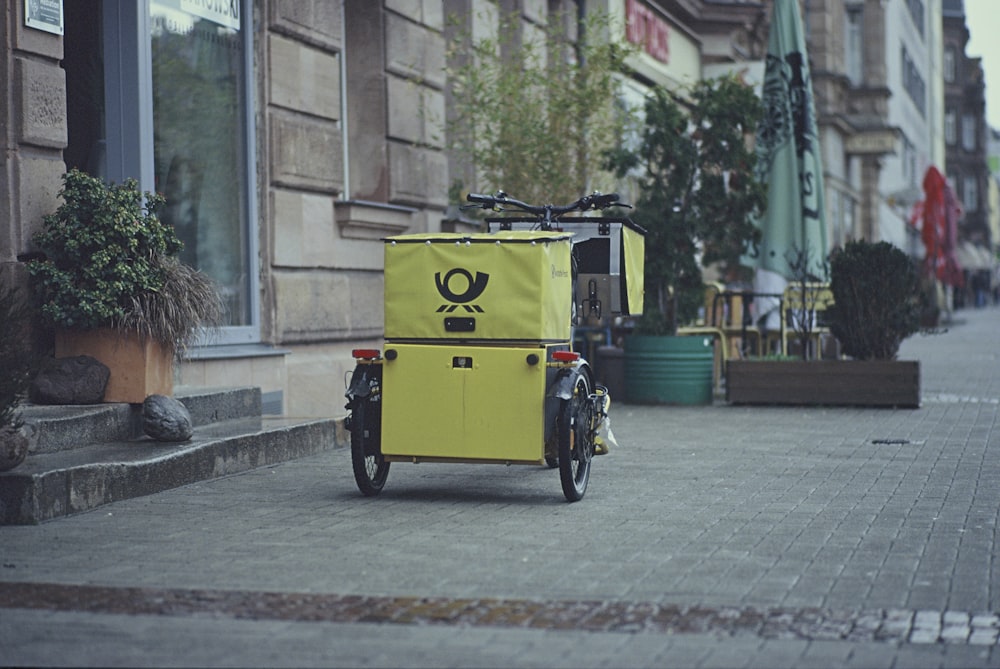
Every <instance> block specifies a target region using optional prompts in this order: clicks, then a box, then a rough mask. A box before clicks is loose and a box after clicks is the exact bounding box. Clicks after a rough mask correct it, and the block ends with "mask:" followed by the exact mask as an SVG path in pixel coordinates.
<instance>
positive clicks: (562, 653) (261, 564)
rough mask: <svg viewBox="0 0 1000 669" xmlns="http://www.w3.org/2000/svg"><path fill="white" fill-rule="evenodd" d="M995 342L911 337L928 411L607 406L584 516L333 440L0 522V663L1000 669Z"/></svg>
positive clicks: (464, 473)
mask: <svg viewBox="0 0 1000 669" xmlns="http://www.w3.org/2000/svg"><path fill="white" fill-rule="evenodd" d="M998 332H1000V309H998V308H996V307H989V308H986V309H982V310H966V311H960V312H958V313H956V315H955V319H954V322H953V323H951V324H949V325H947V326H945V327H944V328H942V329H941V331H939V332H936V333H933V334H918V335H915V336H914V337H912V338H911V339H909V340H907V341H906V342H904V344H903V347H902V350H901V353H900V358H901V359H918V360H920V361H921V370H922V397H923V399H922V406H921V408H919V409H915V410H909V409H899V410H893V409H858V408H804V407H795V408H777V407H737V406H728V405H726V404H725V403H722V402H717V403H716V404H715V405H714V406H706V407H647V406H631V405H626V404H623V403H621V402H618V401H615V402H614V403H613V405H612V409H611V424H612V429H613V431H614V434H615V437H616V438H617V440H618V443H619V446H618V448H616V449H613V450H612V451H611V453H610V454H608V455H605V456H600V457H598V458H597V459H596V460H595V461H594V464H593V471H592V474H591V480H590V487H589V489H588V491H587V494H586V497H585V498H584V499H583V500H582V501H581V502H579V503H575V504H568V503H566V502H565V501H564V498H563V495H562V492H561V489H560V485H559V476H558V473H557V472H556V471H555V470H549V469H547V468H544V467H526V466H514V467H504V466H501V465H480V466H473V465H436V464H420V465H412V464H406V463H396V464H393V465H392V469H391V471H390V473H389V479H388V482H387V483H386V487H385V490H384V492H383V493H382V495H381V496H379V497H376V498H365V497H362V496H361V495H360V493H359V492H358V491H357V488H356V487H355V484H354V480H353V476H352V474H351V464H350V454H349V452H348V449H338V450H335V451H333V452H328V453H325V454H321V455H315V456H310V457H306V458H301V459H298V460H293V461H290V462H287V463H283V464H279V465H275V466H272V467H266V468H260V469H255V470H252V471H249V472H246V473H242V474H238V475H233V476H229V477H227V478H223V479H216V480H211V481H205V482H201V483H197V484H193V485H189V486H186V487H182V488H178V489H175V490H170V491H167V492H162V493H158V494H155V495H151V496H148V497H143V498H137V499H132V500H126V501H122V502H117V503H114V504H111V505H107V506H104V507H101V508H99V509H97V510H95V511H92V512H88V513H83V514H80V515H76V516H70V517H66V518H60V519H56V520H53V521H51V522H47V523H44V524H42V525H39V526H7V527H0V607H3V608H0V665H5V666H13V665H17V666H24V665H66V666H96V665H101V666H265V665H266V666H289V667H304V666H351V667H354V666H370V667H390V666H391V667H499V666H504V667H632V666H635V667H649V666H670V667H704V668H711V667H718V668H729V667H772V668H773V667H833V666H840V667H976V666H989V667H1000V651H998V646H997V644H998V631H1000V564H998V563H997V561H996V560H995V558H994V555H995V554H996V545H997V526H998V511H1000V464H998V460H1000V426H998V423H997V412H998V408H1000V352H998V350H997V343H998V341H1000V338H998V336H997V333H998ZM414 438H415V439H418V438H419V435H414Z"/></svg>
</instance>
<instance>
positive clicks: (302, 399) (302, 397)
mask: <svg viewBox="0 0 1000 669" xmlns="http://www.w3.org/2000/svg"><path fill="white" fill-rule="evenodd" d="M383 346H384V344H383V342H382V339H381V337H377V338H372V339H369V340H358V341H352V342H337V343H332V344H312V345H305V346H293V347H291V351H292V354H291V355H290V356H288V395H287V399H288V413H289V415H293V416H315V417H329V416H335V417H340V416H345V415H346V414H347V410H346V409H345V408H344V404H345V398H344V385H345V382H344V379H345V377H346V376H347V375H348V374H349V373H350V372H351V371H352V370H353V369H354V364H355V363H354V358H353V357H351V349H352V348H359V347H366V348H379V349H381V348H382V347H383Z"/></svg>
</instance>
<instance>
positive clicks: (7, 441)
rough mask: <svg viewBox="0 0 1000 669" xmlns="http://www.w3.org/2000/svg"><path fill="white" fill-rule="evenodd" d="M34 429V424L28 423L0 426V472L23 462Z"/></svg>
mask: <svg viewBox="0 0 1000 669" xmlns="http://www.w3.org/2000/svg"><path fill="white" fill-rule="evenodd" d="M34 431H35V428H34V426H30V425H22V426H21V427H20V428H15V427H14V426H13V425H4V426H3V427H0V472H6V471H10V470H11V469H13V468H14V467H17V466H18V465H19V464H21V463H22V462H24V458H25V457H27V455H28V450H29V447H30V446H31V438H32V435H33V434H34Z"/></svg>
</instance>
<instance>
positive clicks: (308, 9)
mask: <svg viewBox="0 0 1000 669" xmlns="http://www.w3.org/2000/svg"><path fill="white" fill-rule="evenodd" d="M268 10H269V11H268V21H269V27H270V28H271V29H272V30H275V31H277V32H280V33H283V34H285V35H293V36H295V37H298V38H300V39H302V40H303V41H305V42H309V43H310V44H314V45H316V46H320V47H326V48H328V49H335V50H338V51H339V50H340V49H341V48H342V46H343V45H342V44H341V35H342V30H341V15H340V3H339V2H329V0H274V1H273V2H270V3H268Z"/></svg>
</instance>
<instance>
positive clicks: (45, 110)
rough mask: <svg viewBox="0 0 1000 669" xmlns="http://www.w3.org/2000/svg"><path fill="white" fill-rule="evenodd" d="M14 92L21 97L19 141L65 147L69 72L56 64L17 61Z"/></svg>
mask: <svg viewBox="0 0 1000 669" xmlns="http://www.w3.org/2000/svg"><path fill="white" fill-rule="evenodd" d="M14 90H15V91H17V92H18V93H19V98H20V100H19V102H20V104H19V105H18V107H17V112H16V113H17V115H18V120H19V121H20V123H19V124H18V126H19V133H18V141H19V142H21V143H22V144H33V145H35V146H42V147H45V148H51V149H64V148H66V142H67V138H68V134H67V129H66V71H65V70H63V69H62V68H61V67H58V66H57V65H56V64H55V63H51V64H49V63H43V62H39V61H35V60H28V59H26V58H16V59H15V60H14Z"/></svg>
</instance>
